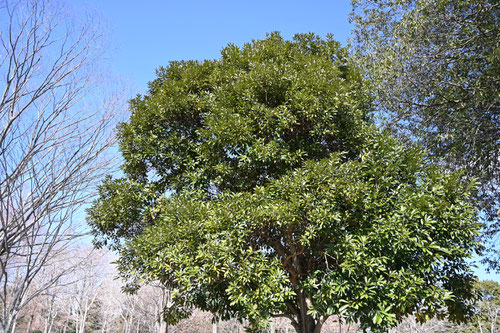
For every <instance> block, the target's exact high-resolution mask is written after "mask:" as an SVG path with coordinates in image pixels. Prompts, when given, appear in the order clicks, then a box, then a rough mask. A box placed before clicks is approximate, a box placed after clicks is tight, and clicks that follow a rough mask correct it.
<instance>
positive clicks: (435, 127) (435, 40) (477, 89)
mask: <svg viewBox="0 0 500 333" xmlns="http://www.w3.org/2000/svg"><path fill="white" fill-rule="evenodd" d="M353 5H354V10H353V15H352V20H353V22H354V23H355V26H356V28H355V30H354V33H355V38H354V42H355V46H356V49H357V50H358V53H359V54H358V60H359V61H358V64H360V65H361V67H363V68H364V69H365V71H366V73H367V75H368V76H369V78H370V80H371V81H372V84H373V87H374V93H375V95H376V97H377V98H376V100H377V107H378V109H379V110H380V111H381V113H382V115H383V116H384V117H387V118H386V120H387V124H388V125H389V127H390V128H392V129H394V130H395V131H394V132H395V133H397V134H398V135H402V136H403V137H405V138H406V139H409V140H410V141H414V140H418V141H420V142H421V143H423V144H424V145H425V147H426V148H427V149H429V150H430V151H431V152H432V153H433V156H434V157H436V158H437V159H441V160H443V161H445V162H446V164H447V167H448V168H450V169H452V170H459V169H464V170H466V171H467V173H466V175H467V177H475V178H477V179H479V180H480V183H481V187H480V188H479V192H478V193H477V194H476V199H477V202H478V205H479V206H480V207H481V208H482V209H483V212H484V216H485V218H486V219H485V221H487V222H488V223H487V225H488V228H487V229H486V233H485V235H487V236H491V238H490V245H491V247H492V248H494V247H495V243H498V236H495V235H496V234H497V233H498V231H499V230H500V221H499V212H500V211H499V204H500V191H499V189H500V187H499V186H500V155H499V153H500V91H499V87H500V48H499V46H500V44H499V38H498V36H499V35H500V24H499V21H498V20H499V17H500V4H499V3H498V2H497V1H490V0H474V1H455V0H404V1H400V0H397V1H396V0H384V1H375V0H354V1H353ZM490 258H491V259H493V260H491V261H490V263H491V264H492V267H494V268H495V267H496V268H498V267H499V266H498V262H499V260H500V252H499V251H498V249H497V251H496V256H491V254H490Z"/></svg>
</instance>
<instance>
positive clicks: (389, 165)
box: [88, 33, 479, 333]
mask: <svg viewBox="0 0 500 333" xmlns="http://www.w3.org/2000/svg"><path fill="white" fill-rule="evenodd" d="M348 60H349V59H348V55H347V52H346V50H345V49H343V48H341V47H340V45H339V43H337V42H335V41H333V40H332V39H331V38H330V37H328V38H327V39H326V40H322V39H320V38H319V37H317V36H315V35H313V34H306V35H296V36H295V37H294V40H293V41H284V40H283V39H282V38H281V37H280V35H279V34H276V33H274V34H271V35H270V36H268V37H267V38H266V39H264V40H259V41H253V42H252V43H249V44H245V45H244V46H243V47H241V48H239V47H237V46H234V45H229V46H228V47H226V48H225V49H223V50H222V58H221V59H220V60H214V61H204V62H203V63H199V62H195V61H182V62H172V63H170V65H169V66H168V67H165V68H160V69H159V70H158V72H157V75H158V78H157V79H156V80H155V81H153V82H152V83H150V89H149V93H148V95H146V96H138V97H137V98H135V99H134V100H132V101H131V103H130V109H131V112H132V115H131V119H130V121H129V122H128V123H124V124H122V125H121V126H120V130H119V136H120V147H121V151H122V154H123V157H124V164H123V166H122V169H123V170H124V172H125V176H124V177H123V178H119V179H112V178H108V179H107V180H106V181H105V182H104V183H103V184H102V185H101V186H100V190H99V193H100V197H99V199H98V200H97V201H95V202H94V204H93V206H92V208H91V209H89V210H88V213H89V223H90V224H91V226H92V228H93V232H94V234H95V236H96V244H97V245H100V246H104V245H107V246H109V247H111V248H113V249H116V250H118V251H119V253H120V258H119V260H118V264H119V270H120V272H121V275H122V277H124V278H126V279H128V281H129V287H130V288H131V289H133V288H134V284H136V283H138V282H140V281H141V280H150V279H154V280H158V281H161V282H162V283H163V284H165V285H166V286H168V287H169V288H173V289H174V291H175V294H174V299H173V301H174V302H175V304H176V305H177V307H174V308H173V310H172V311H167V312H165V318H166V319H167V320H168V321H170V322H172V321H175V320H177V319H179V317H180V316H179V314H178V313H176V312H175V309H179V308H189V307H196V308H200V309H202V310H205V311H210V312H212V313H213V314H214V315H215V316H216V318H217V319H229V318H231V317H237V318H239V319H244V318H247V319H248V320H249V324H250V326H251V327H252V328H253V329H258V328H259V327H261V326H262V325H265V323H266V320H267V319H269V318H271V317H286V318H289V319H290V320H291V322H292V325H293V326H294V327H295V329H296V331H297V332H304V333H305V332H320V331H321V327H322V325H323V323H324V322H325V321H326V319H327V318H328V317H329V316H331V315H339V316H340V317H341V318H344V319H345V320H347V321H351V322H360V323H361V324H362V326H363V327H364V328H367V327H371V328H372V329H374V330H376V329H384V328H387V327H390V326H392V325H394V324H395V323H396V322H397V321H398V320H399V319H400V318H402V317H403V316H404V315H405V314H407V313H411V312H413V311H418V313H419V316H420V318H421V319H422V320H424V319H426V318H428V317H429V316H432V315H434V314H436V313H440V312H441V310H442V308H443V306H445V307H447V309H448V310H449V313H450V315H451V317H452V318H454V319H463V318H464V317H466V316H467V315H468V314H469V312H470V311H471V310H472V308H471V306H470V304H469V303H468V302H467V301H468V300H469V299H470V298H471V297H472V296H473V293H472V286H473V283H474V279H473V275H472V273H471V271H470V269H469V263H468V262H467V261H466V258H467V257H469V256H470V255H471V253H473V251H475V250H476V249H477V247H478V244H477V241H476V238H477V236H478V228H479V225H478V223H477V222H476V220H475V217H474V211H473V209H472V207H471V205H470V204H469V203H468V193H469V192H470V190H471V185H470V184H466V183H464V182H463V181H462V180H461V179H462V178H461V177H460V175H459V174H455V173H450V172H445V171H443V170H442V168H440V167H439V166H438V165H434V164H432V163H430V161H429V160H428V159H426V157H425V154H424V153H423V152H422V151H421V150H420V149H418V148H412V149H405V148H404V147H403V146H402V145H401V144H400V143H398V142H397V140H395V139H393V138H391V137H390V136H388V135H386V134H383V133H379V132H378V131H377V130H376V129H374V127H373V125H372V124H371V121H370V118H369V116H368V114H369V112H370V111H371V110H372V109H371V97H370V95H369V93H368V91H367V89H366V83H365V82H364V81H363V79H362V75H361V73H360V72H359V71H358V69H357V68H356V67H354V66H352V65H351V64H350V63H349V61H348Z"/></svg>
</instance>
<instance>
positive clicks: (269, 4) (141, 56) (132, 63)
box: [71, 0, 500, 281]
mask: <svg viewBox="0 0 500 333" xmlns="http://www.w3.org/2000/svg"><path fill="white" fill-rule="evenodd" d="M71 3H72V4H74V9H75V10H79V9H81V8H82V7H83V8H86V9H88V10H90V11H91V12H94V13H95V14H96V15H98V16H100V17H101V18H102V20H103V21H104V22H105V24H106V26H107V30H108V34H109V36H108V40H109V47H110V53H109V55H110V64H111V67H112V70H113V71H114V72H115V73H116V74H117V75H118V76H120V77H121V78H123V80H124V81H125V82H126V83H127V85H129V86H130V91H131V96H130V97H132V96H133V95H135V94H138V93H141V94H143V93H145V92H146V89H147V82H149V81H151V80H153V79H154V78H155V75H154V72H155V69H156V68H158V67H159V66H165V65H168V62H169V61H172V60H187V59H196V60H203V59H215V58H219V52H220V50H221V49H222V48H223V47H224V46H226V45H227V44H229V43H233V44H236V45H242V44H244V43H246V42H249V41H251V40H252V39H261V38H264V37H265V35H266V33H268V32H272V31H280V32H281V33H282V35H283V37H285V38H287V39H289V38H291V37H292V36H293V35H294V34H295V33H301V32H314V33H316V34H318V35H320V36H322V37H324V36H325V35H326V34H328V33H332V34H333V35H334V37H335V38H336V39H337V40H338V41H340V42H341V43H342V44H343V45H346V43H347V40H348V38H349V35H350V31H351V28H352V26H351V25H350V24H349V20H348V15H349V12H350V9H351V7H350V0H330V1H322V0H321V1H319V0H318V1H315V0H309V1H305V0H304V1H301V0H288V1H283V0H279V1H278V0H268V1H262V0H256V1H238V0H233V1H229V0H224V1H217V0H212V1H198V0H197V1H183V2H182V1H170V0H164V1H159V0H158V1H149V0H143V1H137V0H135V1H132V0H121V1H120V0H71ZM127 93H128V92H127ZM477 274H478V275H479V277H480V278H481V279H493V280H496V281H500V275H498V274H497V275H488V274H486V272H485V271H484V269H483V268H480V269H478V270H477Z"/></svg>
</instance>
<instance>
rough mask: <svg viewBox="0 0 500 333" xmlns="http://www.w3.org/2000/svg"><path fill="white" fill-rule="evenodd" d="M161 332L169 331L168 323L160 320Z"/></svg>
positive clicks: (166, 332)
mask: <svg viewBox="0 0 500 333" xmlns="http://www.w3.org/2000/svg"><path fill="white" fill-rule="evenodd" d="M160 333H168V323H167V322H165V321H161V322H160Z"/></svg>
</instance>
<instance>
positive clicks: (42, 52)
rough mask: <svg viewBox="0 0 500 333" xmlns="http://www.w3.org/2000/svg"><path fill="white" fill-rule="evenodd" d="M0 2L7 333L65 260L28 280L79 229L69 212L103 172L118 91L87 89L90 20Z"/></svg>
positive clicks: (95, 39) (91, 62)
mask: <svg viewBox="0 0 500 333" xmlns="http://www.w3.org/2000/svg"><path fill="white" fill-rule="evenodd" d="M0 12H1V17H0V20H1V23H2V24H1V25H0V48H1V51H0V77H1V80H2V85H1V86H2V93H1V95H0V211H1V213H0V285H1V290H2V292H1V293H0V309H1V311H0V332H2V333H6V332H9V333H10V332H12V331H13V330H14V326H15V322H16V317H17V315H18V314H19V312H20V311H21V310H22V308H23V307H24V306H26V305H27V304H28V303H29V302H30V301H32V300H33V299H34V298H36V297H37V295H39V294H41V293H43V292H44V290H47V289H48V288H50V287H51V286H52V285H54V284H55V283H56V282H57V281H58V280H59V279H60V278H61V277H62V276H63V275H65V274H66V273H69V272H71V270H72V269H73V267H66V266H64V267H66V268H67V269H65V270H58V271H57V272H58V273H57V274H55V273H54V274H53V275H52V276H50V278H49V279H47V280H46V281H44V283H41V284H37V285H36V288H35V285H34V284H33V281H34V279H35V278H36V276H37V275H38V274H40V272H41V271H43V270H44V269H46V268H49V267H53V266H55V265H58V264H60V262H58V260H59V258H61V256H63V255H64V254H65V253H67V252H68V249H69V248H70V247H71V246H72V245H71V244H72V243H73V242H74V241H75V240H76V239H77V238H78V237H79V236H81V235H82V233H83V231H82V225H81V222H80V223H78V221H81V219H78V218H77V216H75V215H76V213H77V212H78V210H79V209H80V208H81V207H82V205H83V204H84V203H85V202H86V201H87V200H89V199H90V198H91V197H92V195H93V194H92V193H93V192H92V190H95V188H93V186H94V185H95V184H96V182H97V181H99V180H100V179H102V176H103V174H105V173H106V172H107V168H106V166H107V165H109V159H107V158H106V156H105V155H104V152H105V151H106V150H107V148H108V147H110V145H111V144H112V143H113V140H114V139H113V126H112V125H113V124H112V122H113V121H115V119H114V118H113V116H114V114H116V109H115V107H116V106H117V105H116V104H114V103H115V102H117V101H118V100H115V99H109V100H106V98H105V97H108V96H101V95H99V96H98V95H93V96H92V97H89V96H90V93H91V92H93V88H94V87H96V86H99V85H100V83H101V78H100V77H99V76H98V73H99V72H100V70H99V68H98V67H99V66H98V63H99V58H100V56H101V55H102V44H101V40H102V38H101V34H100V32H99V28H98V25H97V24H96V22H90V21H88V22H81V21H80V20H78V18H76V17H70V16H69V15H68V14H67V13H65V11H64V8H63V7H61V6H59V5H58V4H56V3H54V2H51V1H45V0H30V1H10V0H3V1H0ZM100 97H103V98H102V99H101V98H100ZM100 102H102V103H103V104H102V105H101V104H98V103H100ZM109 125H111V127H110V126H109ZM75 264H78V263H75ZM47 276H49V275H47Z"/></svg>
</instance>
